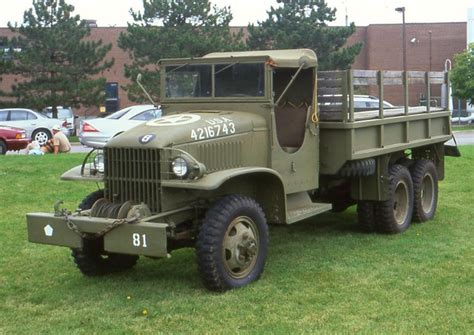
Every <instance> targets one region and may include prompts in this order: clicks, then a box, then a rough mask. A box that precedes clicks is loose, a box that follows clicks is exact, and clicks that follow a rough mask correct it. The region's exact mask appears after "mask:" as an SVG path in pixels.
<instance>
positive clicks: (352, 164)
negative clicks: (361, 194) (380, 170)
mask: <svg viewBox="0 0 474 335" xmlns="http://www.w3.org/2000/svg"><path fill="white" fill-rule="evenodd" d="M375 167H376V164H375V159H373V158H368V159H363V160H359V161H349V162H347V163H346V164H344V166H343V167H342V168H341V169H340V170H339V175H340V176H341V177H363V176H371V175H373V174H374V173H375Z"/></svg>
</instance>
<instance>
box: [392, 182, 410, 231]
mask: <svg viewBox="0 0 474 335" xmlns="http://www.w3.org/2000/svg"><path fill="white" fill-rule="evenodd" d="M408 201H409V196H408V186H407V185H406V184H405V182H403V181H400V182H399V183H398V184H397V187H396V188H395V194H394V201H393V214H394V217H395V220H396V221H397V224H398V225H403V223H404V222H405V220H406V218H407V216H408V207H409V206H408Z"/></svg>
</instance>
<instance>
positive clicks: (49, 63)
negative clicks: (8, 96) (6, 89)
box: [8, 0, 113, 117]
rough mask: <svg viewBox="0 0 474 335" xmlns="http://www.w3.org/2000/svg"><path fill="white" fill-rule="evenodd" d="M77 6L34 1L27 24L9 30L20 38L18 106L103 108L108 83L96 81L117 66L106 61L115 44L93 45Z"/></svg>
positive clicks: (16, 40)
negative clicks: (94, 106) (100, 75)
mask: <svg viewBox="0 0 474 335" xmlns="http://www.w3.org/2000/svg"><path fill="white" fill-rule="evenodd" d="M73 12H74V7H73V6H71V5H69V4H67V3H66V2H65V1H64V0H33V7H32V8H30V9H29V10H27V11H25V12H24V15H23V24H22V25H21V26H20V27H19V28H18V27H16V26H15V27H13V26H12V25H11V24H10V23H9V24H8V26H9V28H10V29H11V30H12V31H13V32H15V33H17V34H18V36H17V37H15V38H14V39H13V41H12V43H13V45H15V47H16V48H17V50H21V51H19V52H15V53H14V56H13V69H12V72H13V73H14V74H17V75H20V76H21V78H22V79H21V80H19V83H18V84H16V85H14V86H13V87H12V90H13V93H12V95H13V96H14V97H15V98H16V99H17V101H18V103H20V104H21V105H23V106H28V107H32V108H36V109H42V108H44V107H46V106H52V110H53V117H56V116H57V106H59V105H63V106H64V105H66V106H71V107H79V106H81V105H83V106H91V105H98V104H100V103H101V102H102V101H103V100H104V94H105V92H104V90H105V79H103V78H97V76H98V75H99V74H100V73H101V72H102V71H104V70H106V69H108V68H110V67H111V66H112V65H113V60H104V59H105V56H106V55H107V53H108V52H109V51H110V49H111V47H112V46H111V45H110V44H109V45H102V41H90V40H87V37H88V36H89V35H90V28H89V27H88V26H87V24H86V23H85V22H84V21H81V19H80V17H79V16H78V15H74V14H73Z"/></svg>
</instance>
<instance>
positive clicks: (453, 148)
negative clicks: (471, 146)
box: [444, 134, 461, 157]
mask: <svg viewBox="0 0 474 335" xmlns="http://www.w3.org/2000/svg"><path fill="white" fill-rule="evenodd" d="M453 141H454V145H449V144H445V145H444V155H445V156H451V157H461V152H460V151H459V148H458V142H457V141H456V137H454V134H453Z"/></svg>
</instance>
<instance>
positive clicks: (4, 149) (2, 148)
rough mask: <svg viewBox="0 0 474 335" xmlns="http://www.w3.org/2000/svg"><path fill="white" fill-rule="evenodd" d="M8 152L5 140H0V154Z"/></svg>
mask: <svg viewBox="0 0 474 335" xmlns="http://www.w3.org/2000/svg"><path fill="white" fill-rule="evenodd" d="M6 154H7V145H6V144H5V142H3V141H2V140H0V155H6Z"/></svg>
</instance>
